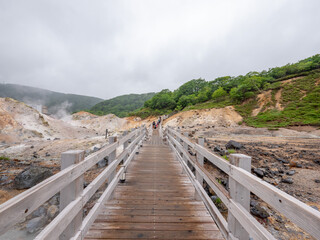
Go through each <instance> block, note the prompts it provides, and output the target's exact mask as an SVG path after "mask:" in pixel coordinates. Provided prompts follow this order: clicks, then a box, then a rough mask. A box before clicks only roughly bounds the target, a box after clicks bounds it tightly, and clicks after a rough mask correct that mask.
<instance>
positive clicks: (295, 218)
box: [164, 127, 320, 240]
mask: <svg viewBox="0 0 320 240" xmlns="http://www.w3.org/2000/svg"><path fill="white" fill-rule="evenodd" d="M164 136H165V138H166V139H167V140H168V143H169V145H170V146H171V148H172V149H173V151H174V152H175V153H176V156H177V159H178V160H179V162H180V163H181V164H182V166H183V168H184V170H185V172H186V173H187V175H188V176H189V178H190V180H191V182H192V184H193V185H194V187H195V189H196V192H197V195H196V196H195V197H196V198H201V199H202V200H203V202H204V203H205V205H206V207H207V208H208V210H209V212H210V214H211V216H212V217H213V218H214V220H215V222H216V223H217V225H218V227H219V229H220V230H221V232H222V234H223V235H224V237H225V239H240V240H242V239H246V240H247V239H249V236H250V237H251V238H253V239H275V238H274V237H273V236H272V235H271V233H269V232H268V231H267V230H266V229H265V228H264V227H263V226H262V225H261V224H260V223H259V222H258V221H257V220H256V219H255V218H254V217H253V216H252V215H251V214H250V192H252V193H254V194H255V195H256V196H258V197H259V198H260V199H261V200H263V201H264V202H266V203H267V204H269V205H270V206H272V207H273V208H275V209H276V210H277V211H279V212H280V213H282V214H283V215H284V216H285V217H287V218H288V219H290V220H291V221H292V222H293V223H295V224H296V225H297V226H299V227H300V228H302V229H304V230H305V231H306V232H308V233H309V234H310V235H312V236H313V237H315V238H316V239H320V212H319V211H317V210H315V209H313V208H311V207H310V206H308V205H306V204H304V203H303V202H301V201H299V200H298V199H296V198H294V197H292V196H290V195H288V194H286V193H285V192H283V191H281V190H279V189H277V188H275V187H274V186H272V185H270V184H268V183H267V182H265V181H263V180H261V179H260V178H258V177H256V176H254V175H252V174H251V157H249V156H246V155H243V154H231V155H230V162H228V161H226V160H225V159H223V158H221V157H220V156H217V155H215V154H214V153H212V152H211V151H209V150H207V149H206V148H205V147H204V141H203V139H199V142H198V144H197V143H193V142H192V141H190V140H189V139H188V137H187V134H186V135H182V134H181V133H180V132H179V131H177V130H174V129H173V128H170V127H167V128H166V129H165V131H164ZM188 148H191V149H192V150H193V151H195V152H196V157H193V156H191V155H190V154H189V152H188ZM204 157H205V158H206V159H207V160H208V161H210V162H211V163H212V164H213V165H215V166H216V167H217V168H219V169H220V170H222V171H223V172H224V173H226V174H227V175H228V176H229V191H227V190H226V189H225V188H224V187H223V186H222V185H221V184H219V183H218V182H217V180H216V179H215V178H214V177H213V176H212V175H211V174H210V173H209V172H208V171H207V170H206V169H205V168H204V166H203V159H204ZM190 165H191V166H193V167H194V168H195V174H194V173H193V172H192V170H191V169H190V167H189V166H190ZM203 180H205V181H206V182H207V184H208V185H209V186H210V187H211V188H212V190H213V191H214V192H215V193H216V194H217V196H218V197H219V198H220V199H221V201H222V202H223V203H224V205H225V206H226V207H227V208H228V218H227V220H225V218H224V217H223V216H222V214H221V213H220V211H219V210H218V209H217V207H216V206H215V204H214V203H213V202H212V200H211V199H210V198H209V196H208V194H207V193H206V191H205V190H204V188H203V184H202V183H203Z"/></svg>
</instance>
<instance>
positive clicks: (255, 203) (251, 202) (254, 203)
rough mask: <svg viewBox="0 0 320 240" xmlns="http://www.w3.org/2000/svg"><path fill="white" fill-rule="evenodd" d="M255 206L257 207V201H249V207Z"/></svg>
mask: <svg viewBox="0 0 320 240" xmlns="http://www.w3.org/2000/svg"><path fill="white" fill-rule="evenodd" d="M257 205H258V202H257V201H255V200H253V199H251V200H250V206H251V207H255V206H257Z"/></svg>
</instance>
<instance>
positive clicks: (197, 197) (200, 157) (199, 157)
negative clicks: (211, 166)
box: [195, 137, 204, 200]
mask: <svg viewBox="0 0 320 240" xmlns="http://www.w3.org/2000/svg"><path fill="white" fill-rule="evenodd" d="M198 144H199V145H200V146H202V147H203V146H204V138H203V137H199V138H198ZM203 160H204V157H203V156H202V155H201V154H200V153H199V152H197V162H198V163H199V164H200V166H202V167H203ZM196 178H197V181H198V182H199V183H200V185H201V186H203V177H202V176H201V174H200V173H199V172H198V171H197V170H196ZM195 199H196V200H200V199H201V198H200V196H199V194H198V193H197V192H196V193H195Z"/></svg>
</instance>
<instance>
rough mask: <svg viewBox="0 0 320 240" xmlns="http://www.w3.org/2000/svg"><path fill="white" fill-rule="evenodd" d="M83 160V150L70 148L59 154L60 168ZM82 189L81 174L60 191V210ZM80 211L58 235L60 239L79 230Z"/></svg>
mask: <svg viewBox="0 0 320 240" xmlns="http://www.w3.org/2000/svg"><path fill="white" fill-rule="evenodd" d="M83 160H84V151H82V150H71V151H67V152H64V153H62V154H61V170H63V169H65V168H67V167H69V166H71V165H73V164H76V163H79V162H81V161H83ZM82 191H83V175H81V176H80V177H78V178H77V179H75V180H74V181H73V182H71V183H70V184H69V185H68V186H66V187H65V188H64V189H62V190H61V192H60V212H61V211H62V210H63V209H64V208H65V207H66V206H68V204H69V203H71V202H72V201H73V200H75V199H76V198H77V197H79V196H80V195H81V194H82ZM82 215H83V213H82V211H80V212H79V213H78V215H77V216H76V217H75V218H74V219H73V221H72V222H71V223H70V224H69V226H68V227H67V228H66V229H65V230H64V231H63V232H62V234H61V235H60V240H66V239H70V238H71V237H73V236H74V235H75V233H76V232H77V231H78V230H79V228H80V226H81V223H82Z"/></svg>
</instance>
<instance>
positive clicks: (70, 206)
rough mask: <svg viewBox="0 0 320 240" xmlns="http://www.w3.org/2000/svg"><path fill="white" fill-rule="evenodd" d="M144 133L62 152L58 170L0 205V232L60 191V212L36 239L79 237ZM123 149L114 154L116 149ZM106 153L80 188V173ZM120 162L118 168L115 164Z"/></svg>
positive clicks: (81, 182)
mask: <svg viewBox="0 0 320 240" xmlns="http://www.w3.org/2000/svg"><path fill="white" fill-rule="evenodd" d="M145 135H146V129H145V127H140V128H138V129H135V130H133V131H132V132H131V133H129V134H127V135H125V136H123V137H122V138H121V139H119V140H118V141H115V140H116V139H115V138H114V137H110V138H109V143H110V144H109V145H107V146H106V147H105V148H103V149H101V150H99V151H97V152H95V153H93V154H91V155H89V156H88V157H86V158H84V151H78V150H77V151H68V152H65V153H63V154H62V157H61V168H62V169H61V171H60V172H59V173H57V174H55V175H53V176H52V177H50V178H48V179H46V180H44V181H43V182H41V183H39V184H37V185H36V186H34V187H32V188H30V189H28V190H26V191H25V192H23V193H21V194H19V195H17V196H15V197H14V198H12V199H10V200H9V201H7V202H5V203H3V204H2V205H0V234H3V233H4V232H6V231H7V230H9V229H10V228H11V227H12V226H14V225H15V224H17V223H18V222H20V221H21V220H22V219H25V217H27V216H28V215H29V214H30V213H32V212H33V211H34V210H36V209H37V208H38V207H40V206H41V205H42V204H44V203H45V202H46V201H47V200H49V199H50V198H51V197H52V196H54V195H55V194H56V193H58V192H60V213H59V214H58V215H57V216H56V217H55V218H54V219H53V221H52V222H51V223H50V224H49V225H47V226H46V227H45V228H44V229H43V230H42V231H41V232H40V234H39V235H38V236H37V237H36V239H59V238H60V239H83V238H84V236H85V234H86V232H87V230H88V229H89V227H90V225H91V224H92V223H93V222H94V220H95V218H96V216H97V215H98V213H99V210H100V208H101V207H102V206H103V203H104V202H105V201H106V200H107V199H108V198H109V197H110V196H111V194H112V192H113V190H114V188H115V187H116V185H117V183H118V182H119V180H120V178H122V177H123V176H125V175H124V173H125V171H126V169H127V167H128V165H129V163H130V161H131V160H132V158H133V157H134V155H135V153H136V152H137V151H138V148H139V146H140V144H141V142H142V140H143V138H144V136H145ZM121 145H123V151H122V152H121V154H119V155H118V156H117V157H116V150H117V148H118V147H119V146H121ZM106 156H108V163H109V164H108V166H107V167H106V168H105V169H104V170H103V171H102V172H101V173H100V174H99V175H98V176H97V177H96V178H95V179H94V180H93V181H92V182H91V183H90V184H89V185H88V186H87V187H86V188H85V189H83V176H84V173H85V172H86V171H87V170H89V169H90V168H92V167H93V166H94V165H95V164H97V163H98V162H99V161H100V160H102V159H104V158H105V157H106ZM120 162H123V164H122V165H120V169H118V171H117V167H118V166H119V164H120ZM107 179H108V186H107V188H106V190H105V191H104V192H103V194H102V195H101V197H100V198H99V199H98V201H97V202H96V203H95V205H94V206H93V208H92V209H91V210H90V212H89V213H88V215H87V216H86V217H85V218H84V219H82V216H83V208H84V206H85V204H86V203H87V202H88V200H89V199H90V198H91V197H92V196H93V195H94V194H95V193H96V191H97V190H98V189H99V188H100V187H101V186H102V184H103V183H104V182H105V181H106V180H107Z"/></svg>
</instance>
